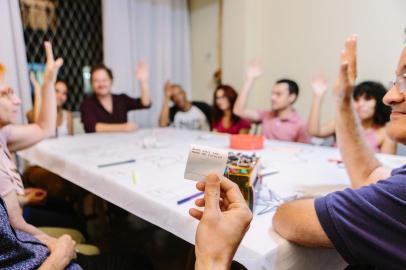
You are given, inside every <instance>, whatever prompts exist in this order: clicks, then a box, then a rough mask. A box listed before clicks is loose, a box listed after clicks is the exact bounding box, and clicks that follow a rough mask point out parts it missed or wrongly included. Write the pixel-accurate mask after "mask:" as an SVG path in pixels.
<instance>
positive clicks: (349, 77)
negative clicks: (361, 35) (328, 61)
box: [334, 35, 357, 100]
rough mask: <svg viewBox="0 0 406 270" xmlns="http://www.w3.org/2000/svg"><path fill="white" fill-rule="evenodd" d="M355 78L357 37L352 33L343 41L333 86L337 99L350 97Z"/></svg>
mask: <svg viewBox="0 0 406 270" xmlns="http://www.w3.org/2000/svg"><path fill="white" fill-rule="evenodd" d="M356 78H357V37H356V36H355V35H352V36H351V38H349V39H347V40H346V42H345V48H344V50H343V51H342V52H341V59H340V71H339V73H338V77H337V80H336V84H335V87H334V94H335V95H336V97H337V98H338V99H339V100H343V99H351V96H352V92H353V89H354V85H355V80H356Z"/></svg>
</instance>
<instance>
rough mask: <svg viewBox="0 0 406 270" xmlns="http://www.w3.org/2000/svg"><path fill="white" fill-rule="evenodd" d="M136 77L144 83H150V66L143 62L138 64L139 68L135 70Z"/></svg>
mask: <svg viewBox="0 0 406 270" xmlns="http://www.w3.org/2000/svg"><path fill="white" fill-rule="evenodd" d="M135 77H136V78H137V80H139V81H142V82H145V81H148V78H149V71H148V64H147V63H146V62H145V61H143V60H141V61H140V62H138V64H137V67H136V68H135Z"/></svg>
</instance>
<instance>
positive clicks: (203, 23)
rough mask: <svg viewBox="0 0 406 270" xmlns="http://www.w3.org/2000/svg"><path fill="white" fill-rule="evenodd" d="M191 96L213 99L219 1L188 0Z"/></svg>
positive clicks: (216, 63)
mask: <svg viewBox="0 0 406 270" xmlns="http://www.w3.org/2000/svg"><path fill="white" fill-rule="evenodd" d="M189 9H190V24H191V33H190V37H191V48H192V98H193V99H194V100H203V101H207V102H209V103H211V102H212V94H213V88H214V87H215V86H214V82H213V80H212V78H213V73H214V72H215V71H216V70H217V69H218V57H219V56H218V52H217V43H218V31H217V30H218V14H219V0H190V1H189Z"/></svg>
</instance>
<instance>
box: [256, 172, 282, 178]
mask: <svg viewBox="0 0 406 270" xmlns="http://www.w3.org/2000/svg"><path fill="white" fill-rule="evenodd" d="M277 173H279V171H273V172H264V173H262V172H261V173H259V176H261V177H265V176H268V175H273V174H277Z"/></svg>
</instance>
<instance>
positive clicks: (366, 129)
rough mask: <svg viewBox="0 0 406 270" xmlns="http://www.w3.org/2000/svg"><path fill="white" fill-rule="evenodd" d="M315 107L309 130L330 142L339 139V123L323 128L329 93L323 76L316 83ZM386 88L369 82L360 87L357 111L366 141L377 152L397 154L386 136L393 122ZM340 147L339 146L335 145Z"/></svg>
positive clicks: (311, 115)
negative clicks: (325, 99)
mask: <svg viewBox="0 0 406 270" xmlns="http://www.w3.org/2000/svg"><path fill="white" fill-rule="evenodd" d="M311 85H312V89H313V93H314V95H313V103H312V108H311V110H310V114H309V122H308V129H309V133H310V135H312V136H315V137H320V138H327V137H330V136H335V130H336V123H335V120H331V121H329V122H327V123H325V124H323V125H320V107H321V103H322V100H323V96H324V94H325V93H326V91H327V87H328V86H327V82H326V80H325V79H324V78H323V77H322V76H316V77H314V78H313V80H312V83H311ZM385 94H386V89H385V87H384V86H383V85H382V84H381V83H379V82H373V81H365V82H361V83H359V84H357V85H356V86H355V88H354V91H353V99H354V109H355V111H356V112H357V116H358V118H359V121H360V122H361V126H362V131H363V134H364V138H365V140H366V141H367V142H368V145H369V146H370V147H371V148H372V150H373V151H374V152H381V153H386V154H395V153H396V143H395V142H394V141H393V140H391V139H390V138H389V136H388V135H387V134H386V128H385V125H386V123H387V122H388V121H389V115H390V111H391V110H390V107H389V106H387V105H385V104H384V103H383V101H382V98H383V97H384V96H385ZM333 145H334V146H336V143H335V142H334V144H333Z"/></svg>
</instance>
